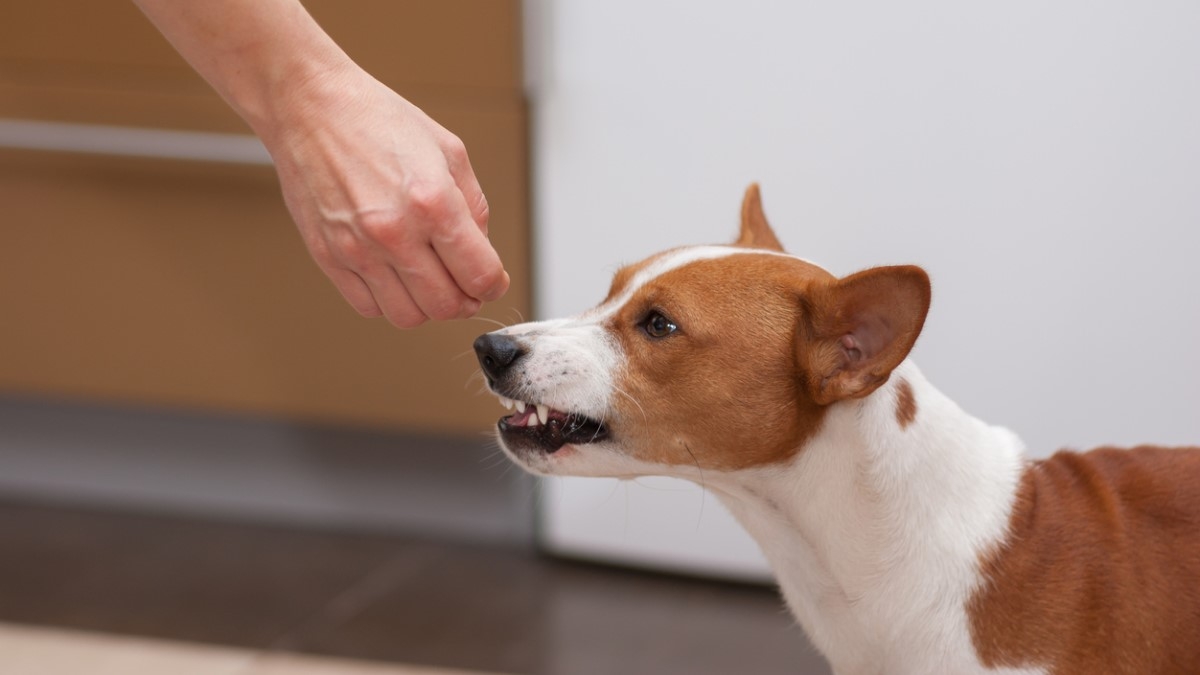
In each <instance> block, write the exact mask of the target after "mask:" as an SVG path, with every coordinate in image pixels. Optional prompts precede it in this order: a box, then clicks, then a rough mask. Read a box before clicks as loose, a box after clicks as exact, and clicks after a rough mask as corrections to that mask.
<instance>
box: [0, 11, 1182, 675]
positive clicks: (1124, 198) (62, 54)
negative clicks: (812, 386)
mask: <svg viewBox="0 0 1200 675" xmlns="http://www.w3.org/2000/svg"><path fill="white" fill-rule="evenodd" d="M305 5H306V7H308V8H309V10H310V11H311V12H312V14H313V15H314V16H315V17H316V19H317V20H318V22H320V23H321V25H322V26H323V27H324V28H325V29H326V30H327V31H328V32H329V33H330V34H331V35H332V36H333V37H334V39H335V40H337V41H338V42H339V44H341V45H342V46H343V47H344V48H345V49H346V51H347V52H348V53H349V54H350V55H351V56H352V57H353V58H355V59H356V60H357V61H358V62H359V63H360V64H361V65H363V67H364V68H366V70H368V71H369V72H371V73H372V74H374V75H375V76H376V77H378V78H379V79H380V80H382V81H383V82H385V83H386V84H388V85H389V86H391V87H393V88H394V89H395V90H396V91H398V92H399V93H401V94H402V95H404V96H406V97H407V98H409V99H410V100H412V101H413V102H414V103H416V104H417V105H418V106H420V107H421V108H423V109H424V110H425V111H426V112H428V113H429V114H430V115H431V116H432V117H433V118H434V119H436V120H438V121H439V122H440V123H441V124H442V125H444V126H446V127H447V128H448V129H450V130H451V131H453V132H454V133H456V134H458V135H459V136H460V137H461V138H462V139H463V140H464V141H465V143H466V145H467V148H468V151H469V153H470V156H471V161H472V164H473V166H474V168H475V170H476V173H477V174H478V177H479V179H480V182H481V184H482V185H483V187H484V190H485V191H486V193H487V196H488V200H489V203H490V205H491V211H492V216H491V217H492V220H491V228H490V229H491V238H492V241H493V243H494V244H495V245H496V247H497V249H498V250H499V252H500V254H501V256H502V258H503V259H504V261H505V264H506V267H507V269H508V271H509V273H510V274H511V275H512V279H513V284H512V289H511V290H510V291H509V293H508V295H507V296H506V297H505V298H504V299H503V300H502V301H501V302H499V303H495V304H494V305H491V306H489V307H487V308H485V310H484V317H485V318H487V319H491V320H496V321H500V322H502V323H511V322H514V321H518V320H521V319H523V318H533V317H539V318H544V317H551V316H560V315H565V314H573V313H575V312H577V311H579V310H581V309H583V308H585V307H587V306H590V305H592V304H594V303H595V302H596V301H597V300H598V299H600V298H601V297H602V296H603V294H604V291H605V289H606V288H607V285H608V279H609V277H610V275H611V274H612V272H613V271H614V270H615V269H616V268H617V266H618V265H619V264H620V263H624V262H632V261H636V260H637V259H640V258H641V257H643V256H645V255H647V254H649V253H652V252H654V251H657V250H659V249H662V248H665V247H668V246H675V245H679V244H686V243H712V242H724V241H728V240H729V239H730V238H731V237H732V236H733V234H734V232H735V229H736V225H737V214H738V206H739V203H740V198H741V193H742V190H743V189H744V187H745V186H746V184H748V183H749V182H751V181H758V182H760V183H761V184H762V187H763V194H764V201H765V206H766V210H767V214H768V217H769V218H770V220H771V221H772V223H773V224H774V226H775V229H776V231H777V232H778V234H779V236H780V238H781V240H782V241H783V242H784V244H785V246H787V247H788V248H789V249H790V250H791V251H792V252H794V253H796V254H798V255H801V256H802V257H805V258H808V259H811V260H813V261H815V262H817V263H819V264H822V265H823V266H825V267H827V268H828V269H830V270H831V271H833V272H835V273H837V274H845V273H849V272H852V271H854V270H856V269H861V268H864V267H868V266H871V265H878V264H893V263H916V264H920V265H922V266H924V267H925V268H926V269H928V270H929V271H930V273H931V275H932V277H933V281H934V289H935V291H934V296H935V300H934V305H933V310H932V314H931V316H930V319H929V322H928V323H927V325H926V329H925V334H924V336H923V337H922V339H921V341H920V343H919V344H918V347H917V351H916V358H917V360H918V363H920V364H921V365H922V367H923V368H924V370H925V371H926V374H927V375H928V376H929V377H930V379H931V380H932V381H933V382H934V383H935V384H937V385H938V386H940V387H941V388H942V389H943V390H944V391H945V392H946V393H948V394H949V395H950V396H951V397H952V398H954V399H955V400H957V401H958V402H959V403H960V404H962V406H963V407H964V408H966V409H967V410H968V411H970V412H973V413H975V414H976V415H978V416H980V417H982V418H984V419H985V420H988V421H990V422H994V423H998V424H1003V425H1005V426H1009V427H1010V428H1012V429H1014V430H1015V431H1017V432H1018V433H1019V434H1020V435H1022V436H1023V437H1024V438H1025V439H1026V441H1027V442H1028V443H1029V445H1030V449H1031V454H1033V455H1035V456H1045V455H1047V454H1050V453H1051V452H1052V451H1054V450H1055V449H1058V448H1060V447H1064V446H1071V447H1079V448H1086V447H1091V446H1094V445H1098V444H1102V443H1120V444H1131V443H1137V442H1155V443H1166V444H1183V443H1191V444H1195V443H1197V442H1200V414H1198V413H1197V410H1198V409H1200V408H1198V407H1197V404H1198V403H1200V356H1198V354H1197V351H1196V350H1195V348H1194V345H1196V344H1200V302H1198V296H1197V289H1198V288H1200V266H1197V265H1196V262H1195V261H1196V255H1197V251H1200V190H1198V189H1197V186H1200V127H1198V126H1197V125H1196V123H1195V120H1197V119H1200V80H1198V79H1197V77H1196V73H1197V72H1200V71H1198V68H1200V47H1198V46H1197V43H1196V41H1195V39H1194V36H1195V35H1197V34H1200V6H1196V5H1194V4H1192V3H1184V2H1159V3H1148V4H1147V3H1140V4H1139V3H1124V2H1114V3H1099V4H1097V3H1082V2H1049V3H1046V2H1039V3H1034V2H1015V3H1005V4H1003V5H995V6H987V7H982V6H964V5H961V4H959V3H952V2H948V1H944V0H926V1H921V2H916V3H904V4H903V5H894V4H889V3H882V2H870V3H865V4H863V3H857V4H844V3H840V4H836V5H834V4H821V3H808V2H798V3H797V2H779V1H774V2H769V1H766V0H764V1H761V2H758V1H755V2H745V3H722V2H716V1H708V0H706V1H703V2H673V1H666V0H662V1H656V2H634V1H633V0H616V1H612V2H604V3H599V2H586V0H527V1H526V2H524V3H522V2H519V1H518V0H348V1H343V2H333V1H332V0H329V1H327V0H308V1H307V2H305ZM0 204H2V205H3V210H2V211H0V213H2V214H3V227H2V228H0V622H4V623H3V624H0V626H8V627H9V630H19V628H18V627H25V628H29V627H39V629H50V630H68V631H99V632H102V633H104V634H120V635H126V636H134V637H136V638H138V639H141V638H152V639H155V640H173V641H184V642H187V643H204V644H208V645H213V646H214V648H216V647H215V646H219V647H220V648H222V649H224V648H236V649H242V650H248V652H249V653H253V654H259V653H266V654H285V655H286V654H311V655H317V656H318V657H320V658H339V659H358V660H369V661H373V662H377V664H378V663H384V662H387V663H390V664H391V665H390V666H388V667H393V668H401V667H407V666H401V665H399V664H421V665H428V666H436V667H440V668H453V669H461V670H479V671H489V672H507V673H539V674H541V673H546V674H553V675H571V674H574V673H615V672H621V673H731V672H752V673H806V674H808V673H824V672H827V670H826V669H825V666H824V665H823V663H822V662H821V660H820V659H819V657H816V656H815V655H814V654H813V653H812V651H811V649H810V648H809V647H807V645H806V643H805V642H804V638H803V636H802V635H801V634H800V632H799V631H798V630H796V629H794V628H793V627H792V626H791V623H790V620H789V619H788V618H787V616H786V613H785V612H784V611H783V608H782V605H781V603H780V602H779V601H778V600H777V598H776V596H775V594H774V591H773V590H771V589H770V588H769V585H768V584H767V579H768V575H767V573H766V570H765V566H764V565H763V563H762V561H761V558H760V556H759V555H758V552H757V549H756V547H755V546H754V544H753V543H752V542H751V541H749V540H748V539H747V538H746V537H745V536H744V535H743V534H742V533H741V532H740V530H739V529H738V528H737V526H736V525H735V524H733V523H732V521H731V520H730V519H729V518H728V516H727V515H726V514H725V513H724V511H723V510H722V509H721V508H720V506H719V504H718V503H717V502H716V501H715V499H712V498H711V497H708V498H705V497H703V496H702V495H701V494H700V492H699V490H698V489H696V488H693V487H691V486H688V485H684V484H679V483H674V482H671V481H656V480H647V481H639V482H638V483H636V484H629V483H624V484H617V483H615V482H611V481H598V480H557V481H553V482H550V483H547V484H545V485H541V486H539V485H537V484H536V483H535V481H533V479H531V478H529V477H527V476H524V475H523V474H521V473H520V472H518V471H516V470H513V469H510V468H509V466H508V465H507V463H506V462H505V461H504V460H503V458H502V457H501V456H500V455H499V454H498V452H497V451H496V448H495V445H494V444H493V443H492V442H491V441H490V438H489V436H490V429H491V428H492V426H493V425H494V423H495V419H496V418H497V417H498V416H499V415H500V413H501V409H500V408H499V406H498V405H496V403H495V401H494V399H493V398H492V397H490V396H486V395H481V394H480V392H481V386H480V383H479V381H478V379H477V378H475V377H474V373H475V371H476V364H475V360H474V357H473V355H472V354H471V353H470V352H469V348H470V344H471V341H472V340H473V338H474V337H475V336H476V335H478V334H479V333H482V332H485V331H487V330H489V329H490V326H491V324H489V323H488V322H487V321H483V320H475V321H462V322H452V323H444V324H436V325H427V326H424V327H421V328H420V329H417V330H413V331H403V332H402V331H397V330H395V329H393V328H391V327H390V326H389V325H388V324H386V323H384V322H382V321H369V320H365V319H361V318H359V317H358V315H357V314H355V313H354V312H353V310H351V309H350V308H349V307H348V306H347V305H346V304H345V303H344V301H343V300H342V299H341V297H340V296H339V295H338V294H337V292H336V290H335V289H334V288H333V286H332V285H331V284H330V283H329V282H328V281H327V279H326V278H325V277H324V276H323V275H322V274H321V273H320V271H319V270H318V269H317V268H316V266H315V265H314V264H313V263H312V262H311V260H309V258H308V255H307V252H306V251H305V249H304V247H303V244H302V243H301V241H300V238H299V237H298V236H297V234H296V232H295V229H294V225H293V224H292V222H291V220H290V218H289V216H288V214H287V212H286V210H285V208H284V206H283V203H282V200H281V198H280V196H279V193H278V185H277V182H276V179H275V175H274V172H273V170H272V168H271V166H270V160H269V158H268V157H267V156H266V154H265V152H264V151H263V150H262V148H261V146H260V145H259V144H258V142H257V140H256V139H255V138H254V137H253V136H251V135H249V130H248V129H247V128H246V127H245V126H244V125H243V124H242V122H241V121H240V120H239V119H238V118H237V117H236V116H235V115H234V114H233V113H232V112H231V111H230V110H229V109H228V108H227V107H226V106H225V104H224V103H223V102H222V101H221V100H220V99H219V98H218V97H217V96H216V94H214V93H213V92H212V91H211V90H210V89H209V88H208V87H207V85H206V84H205V83H204V82H203V81H202V80H201V79H200V78H199V77H198V76H196V75H195V74H194V73H193V72H192V71H191V69H190V68H189V67H188V66H187V65H186V64H185V63H184V62H183V61H182V60H181V59H180V58H179V57H178V56H177V55H176V54H175V53H174V51H173V50H172V49H171V48H170V46H169V45H168V44H167V43H166V41H165V40H164V39H163V38H162V37H161V36H160V35H159V34H158V33H157V32H156V31H155V30H154V29H153V28H152V26H151V25H150V24H149V22H148V21H146V20H145V18H144V17H142V15H141V14H140V13H139V12H138V11H137V9H136V8H135V7H134V6H133V5H132V4H131V3H127V2H123V1H118V0H105V1H103V2H85V1H84V0H42V1H41V2H38V3H9V4H7V5H5V6H4V7H3V8H0ZM596 563H600V564H599V565H597V564H596ZM647 570H650V571H647ZM5 635H6V634H5V633H4V632H3V631H0V642H3V641H4V639H5ZM17 635H18V636H19V637H21V639H20V640H17V641H16V642H17V643H19V644H29V641H28V640H27V639H25V634H24V633H17ZM0 653H8V652H4V651H3V650H0ZM5 658H6V657H4V656H0V670H3V671H4V672H22V673H24V672H30V673H42V672H46V673H48V672H58V671H53V670H48V669H47V668H49V667H48V666H44V665H43V666H41V667H42V669H41V670H38V667H39V666H38V664H44V663H45V660H44V659H41V658H38V657H37V654H34V655H32V656H29V658H28V659H27V661H26V662H22V663H23V665H21V667H20V668H17V666H16V665H14V664H15V663H16V661H14V660H13V659H14V658H16V657H13V656H11V653H10V656H9V657H8V662H7V663H6V662H5ZM346 667H347V666H344V665H343V666H340V668H342V669H340V670H338V671H337V672H348V671H347V670H345V669H344V668H346ZM381 667H382V666H381ZM61 672H72V671H71V670H70V668H69V667H67V669H66V670H63V671H61ZM128 672H132V671H128ZM160 672H174V671H172V670H170V669H166V670H162V669H160ZM205 672H207V671H205ZM213 672H216V671H213ZM220 672H227V671H220ZM236 672H241V671H236ZM305 672H308V671H305ZM387 672H400V671H398V670H396V671H392V670H389V671H387ZM404 672H415V671H407V670H406V671H404Z"/></svg>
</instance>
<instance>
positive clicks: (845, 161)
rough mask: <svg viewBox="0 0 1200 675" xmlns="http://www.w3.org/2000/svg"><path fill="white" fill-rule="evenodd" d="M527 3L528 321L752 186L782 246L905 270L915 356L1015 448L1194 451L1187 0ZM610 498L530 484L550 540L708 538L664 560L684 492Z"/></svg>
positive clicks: (1198, 14) (604, 490)
mask: <svg viewBox="0 0 1200 675" xmlns="http://www.w3.org/2000/svg"><path fill="white" fill-rule="evenodd" d="M530 10H531V22H530V23H531V31H530V36H529V39H530V54H531V68H530V74H531V83H532V87H533V93H534V100H535V119H536V123H535V128H534V138H535V145H536V147H535V186H536V188H535V199H536V216H537V233H538V234H537V241H538V251H537V265H538V278H539V284H538V292H539V295H538V298H537V300H538V306H539V307H540V314H541V315H543V316H546V317H549V316H558V315H565V314H572V313H575V312H577V311H579V310H581V309H583V308H585V307H587V306H590V305H592V304H594V303H595V302H596V301H597V300H599V299H600V297H601V296H602V295H603V293H604V290H605V289H606V287H607V283H608V278H609V276H610V275H611V273H612V271H613V270H614V269H615V268H616V266H617V264H618V263H620V262H631V261H634V260H637V259H639V258H640V257H642V256H644V255H646V254H648V253H651V252H653V251H655V250H658V249H661V248H665V247H667V246H674V245H678V244H683V243H701V242H714V241H715V242H721V241H725V240H728V239H729V238H730V237H731V236H732V234H733V232H734V230H735V229H736V224H737V213H738V206H739V200H740V197H741V191H742V189H743V188H744V186H745V185H746V184H747V183H748V182H750V181H753V180H757V181H760V182H761V183H762V186H763V195H764V202H765V206H766V210H767V214H768V217H769V218H770V219H771V221H772V222H773V224H774V225H775V228H776V230H777V232H778V233H779V235H780V238H781V239H782V240H783V242H784V244H785V245H786V246H787V247H788V248H789V249H790V250H791V251H792V252H794V253H797V254H799V255H802V256H804V257H805V258H808V259H811V260H813V261H815V262H818V263H820V264H823V265H824V266H826V267H827V268H828V269H830V270H831V271H833V272H835V273H838V274H844V273H849V272H852V271H854V270H856V269H860V268H863V267H867V266H871V265H877V264H891V263H916V264H920V265H922V266H924V267H925V268H926V269H927V270H929V272H930V273H931V275H932V277H933V281H934V304H933V309H932V313H931V315H930V318H929V321H928V323H927V324H926V328H925V333H924V335H923V337H922V338H921V341H920V342H919V344H918V347H917V350H916V353H915V355H916V359H917V361H918V363H919V364H920V365H921V366H922V368H923V369H924V370H925V371H926V374H927V375H929V377H930V379H931V380H932V381H933V382H934V383H935V384H937V385H939V386H940V387H941V388H942V389H943V390H944V391H946V392H947V393H948V394H949V395H951V396H952V397H953V398H955V399H956V400H958V401H959V403H961V404H962V405H963V406H964V407H965V408H966V409H967V410H968V411H971V412H973V413H974V414H976V415H978V416H980V417H982V418H984V419H986V420H988V421H990V422H995V423H1000V424H1004V425H1006V426H1009V427H1011V428H1012V429H1014V430H1016V431H1017V432H1018V433H1020V434H1021V435H1022V436H1023V437H1024V438H1025V439H1026V442H1027V443H1028V444H1029V446H1030V448H1031V452H1032V453H1033V454H1036V455H1045V454H1049V453H1050V452H1052V451H1054V450H1055V449H1058V448H1060V447H1064V446H1071V447H1090V446H1094V445H1097V444H1102V443H1119V444H1129V443H1137V442H1143V441H1150V442H1157V443H1175V444H1178V443H1193V444H1195V443H1200V39H1197V36H1200V3H1196V2H1192V1H1190V0H1184V1H1178V2H1163V1H1155V2H1132V1H1130V2H1122V3H1112V2H1082V1H1080V2H1054V1H1039V2H1028V1H1019V2H1005V3H986V4H980V3H960V2H951V1H949V0H945V1H930V0H926V1H915V2H905V3H889V2H839V3H832V2H825V3H814V2H794V1H793V2H783V1H779V2H753V1H751V2H739V3H733V2H721V1H718V0H705V1H692V2H683V1H676V2H667V1H647V0H638V1H634V0H609V1H607V2H595V1H592V0H543V1H542V2H531V3H530ZM632 489H633V490H635V492H634V493H631V495H636V496H631V497H629V498H628V499H629V503H630V508H631V509H632V510H631V511H629V512H628V513H626V510H625V509H626V507H625V503H624V502H625V501H626V499H627V497H625V496H622V490H621V489H618V491H617V492H616V496H615V497H609V496H608V495H611V494H612V493H613V487H612V486H611V485H608V484H597V483H590V482H582V481H581V482H576V481H568V482H560V483H557V484H555V485H553V486H551V488H550V498H548V499H547V500H546V504H547V507H546V509H547V511H548V513H547V514H546V523H547V535H548V538H549V543H550V544H551V546H552V547H559V548H566V549H567V550H569V551H572V552H576V553H583V554H588V555H590V554H593V553H597V552H599V553H600V554H602V555H607V553H606V551H608V548H607V547H609V546H616V547H617V549H616V550H615V555H617V556H618V557H631V556H632V557H633V558H635V559H639V560H647V559H648V560H650V561H651V562H654V561H658V562H661V561H662V560H663V559H661V558H659V557H657V556H659V554H663V555H666V556H667V559H673V558H674V557H675V555H674V553H673V551H678V550H684V551H686V550H690V549H689V548H688V547H689V546H693V545H694V546H698V547H699V549H697V550H703V549H704V548H705V547H706V545H707V543H706V540H707V541H711V537H712V536H713V535H711V534H707V533H706V534H704V535H703V536H693V539H696V540H698V541H696V542H691V543H685V544H679V543H677V542H671V543H670V544H667V545H662V544H663V540H664V539H665V538H674V537H677V536H682V535H679V532H680V531H682V530H686V531H689V532H691V533H692V535H696V532H697V529H698V527H697V524H696V518H697V515H696V514H697V511H698V510H699V503H700V500H699V499H698V498H697V497H696V495H694V494H690V493H672V492H667V493H655V494H657V495H658V496H657V497H656V496H654V494H650V495H649V496H646V495H647V494H649V493H648V492H645V493H643V492H639V491H637V488H636V487H635V488H632ZM643 497H645V499H643ZM685 500H686V501H685ZM643 501H645V502H648V504H645V505H643V504H642V502H643ZM684 504H686V505H685V506H681V505H684ZM714 505H715V500H713V499H709V500H707V502H706V505H705V507H704V508H705V513H706V518H707V517H710V516H711V515H712V514H713V513H719V510H718V509H717V508H715V506H714ZM639 509H640V510H639ZM676 509H678V510H681V511H682V512H685V513H686V517H681V518H675V519H673V520H672V519H670V518H667V519H665V520H666V521H667V522H663V523H659V524H658V525H656V526H654V527H651V528H650V530H651V532H650V533H649V534H648V535H643V534H642V533H641V532H640V529H643V528H645V527H649V525H648V523H649V522H650V520H651V519H652V518H651V516H652V514H661V513H663V512H669V511H672V510H676ZM593 521H598V522H593ZM605 523H607V524H605ZM700 527H701V528H704V527H707V526H705V525H702V526H700ZM717 529H718V530H720V531H722V532H724V531H726V529H727V526H726V525H719V526H718V527H717ZM589 532H600V536H598V537H593V536H592V535H591V534H588V533H589ZM667 532H670V533H671V534H670V535H669V536H668V535H666V534H665V533H667ZM731 536H733V537H734V539H733V540H732V541H734V542H740V543H734V544H726V543H724V542H718V544H717V546H716V547H715V548H717V549H719V550H729V548H730V547H731V546H733V547H737V546H742V545H744V544H745V542H742V541H741V540H740V539H738V538H737V537H738V535H731ZM642 539H648V540H649V543H651V544H655V542H657V544H658V545H659V547H660V548H664V549H665V550H664V551H660V552H659V553H649V554H647V553H645V550H646V547H645V546H644V545H643V544H645V543H646V542H642V541H641V540H642ZM589 542H591V543H589ZM627 549H628V550H627ZM750 558H753V555H752V554H751V555H750ZM704 560H705V558H703V555H702V557H701V558H700V561H699V562H696V561H695V560H692V561H691V562H692V563H694V564H699V565H701V566H706V565H707V563H705V562H704ZM685 564H688V563H685ZM747 564H748V565H749V566H750V568H754V567H755V565H756V564H757V563H754V562H751V563H747ZM717 566H718V567H728V565H723V564H720V563H718V565H717ZM734 567H735V568H738V569H741V568H740V567H738V565H737V564H734Z"/></svg>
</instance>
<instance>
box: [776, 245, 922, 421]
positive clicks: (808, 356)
mask: <svg viewBox="0 0 1200 675" xmlns="http://www.w3.org/2000/svg"><path fill="white" fill-rule="evenodd" d="M929 301H930V287H929V276H928V275H927V274H926V273H925V271H924V270H922V269H921V268H920V267H913V266H902V267H876V268H872V269H869V270H865V271H863V272H859V273H857V274H852V275H850V276H848V277H846V278H844V279H840V280H838V281H836V282H833V283H830V284H825V285H815V286H813V287H811V288H810V289H809V292H808V293H806V294H805V296H804V297H803V298H802V301H801V302H802V304H803V306H804V307H803V309H804V316H803V318H802V320H801V326H800V336H799V339H798V342H797V356H798V359H797V360H798V362H799V365H800V367H801V369H802V371H803V373H802V377H804V379H805V380H806V383H805V384H806V385H807V388H808V391H809V394H810V395H811V396H812V398H813V400H814V401H815V402H816V403H818V404H820V405H827V404H830V403H833V402H835V401H840V400H843V399H848V398H861V397H863V396H866V395H867V394H870V393H871V392H873V391H875V390H876V389H877V388H878V387H879V386H880V385H882V384H883V383H884V382H887V380H888V377H889V376H890V375H891V372H892V369H894V368H895V367H896V366H898V365H900V363H901V362H902V361H904V359H905V357H907V356H908V353H909V351H910V350H912V348H913V345H914V344H915V343H916V341H917V336H918V335H920V333H921V328H922V327H923V326H924V325H925V316H926V314H928V313H929Z"/></svg>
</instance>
